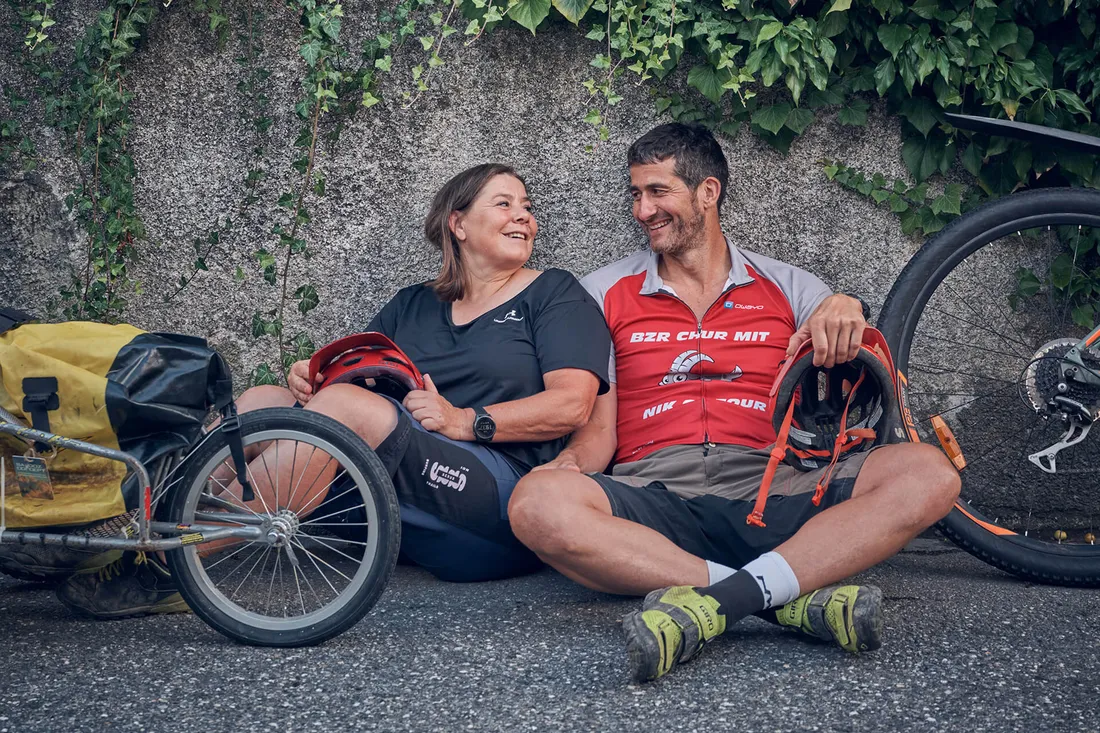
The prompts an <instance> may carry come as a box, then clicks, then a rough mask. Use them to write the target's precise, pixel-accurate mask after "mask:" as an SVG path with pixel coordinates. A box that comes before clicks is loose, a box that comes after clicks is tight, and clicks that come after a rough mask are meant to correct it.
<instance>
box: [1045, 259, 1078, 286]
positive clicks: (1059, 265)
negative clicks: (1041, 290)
mask: <svg viewBox="0 0 1100 733" xmlns="http://www.w3.org/2000/svg"><path fill="white" fill-rule="evenodd" d="M1072 279H1073V258H1072V257H1070V256H1069V255H1068V254H1066V253H1065V252H1063V253H1062V254H1060V255H1058V256H1057V257H1055V258H1054V262H1051V263H1050V283H1051V284H1052V285H1053V286H1054V287H1056V288H1058V289H1059V290H1064V289H1065V288H1067V287H1069V283H1070V281H1071V280H1072Z"/></svg>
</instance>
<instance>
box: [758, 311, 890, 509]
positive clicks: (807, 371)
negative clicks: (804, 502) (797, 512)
mask: <svg viewBox="0 0 1100 733" xmlns="http://www.w3.org/2000/svg"><path fill="white" fill-rule="evenodd" d="M895 374H896V372H895V370H894V360H893V358H892V357H891V356H890V349H889V347H888V346H887V344H886V338H885V337H884V336H883V335H882V333H881V332H879V331H878V330H877V329H874V328H867V329H865V330H864V331H863V341H862V343H861V344H860V348H859V353H857V354H856V357H855V358H854V359H852V360H851V361H849V362H847V363H844V364H837V365H835V366H833V367H830V368H826V367H823V366H820V367H819V366H814V350H813V344H812V343H811V342H809V341H807V342H806V343H805V344H804V345H803V346H802V348H801V349H799V351H798V353H797V354H795V355H794V357H793V358H791V359H788V360H787V361H786V363H785V364H784V365H783V368H782V369H781V370H780V371H779V374H778V375H777V376H776V378H775V382H774V383H773V384H772V388H771V392H770V395H771V397H772V425H773V426H774V427H775V432H776V440H775V445H774V446H773V447H772V451H771V460H769V462H768V468H767V470H766V471H765V472H764V480H763V482H761V485H760V494H759V495H758V496H757V501H756V506H755V508H754V510H753V512H752V513H751V514H750V515H749V517H748V519H747V521H748V523H749V524H755V525H757V526H760V527H763V526H764V522H763V512H764V503H765V502H766V501H767V497H768V489H769V488H770V487H771V481H772V478H773V477H774V475H775V469H776V467H777V466H778V464H779V462H780V461H786V462H787V463H788V464H790V465H791V466H793V467H795V468H796V469H798V470H799V471H816V470H819V469H821V468H827V469H828V470H827V471H826V472H825V474H824V475H823V476H822V478H821V480H820V481H818V483H817V486H816V488H815V491H814V496H813V502H814V505H815V506H816V505H818V504H820V503H821V497H822V495H823V494H824V493H825V489H826V488H828V485H829V480H830V479H831V478H832V474H833V469H834V468H835V466H836V463H837V461H838V460H840V458H841V457H843V456H847V455H851V454H853V453H859V452H862V451H869V450H871V449H872V448H874V447H876V446H879V445H885V444H886V443H888V442H890V441H891V438H892V436H891V432H892V431H893V430H894V429H896V427H895V426H898V425H900V422H899V420H898V419H897V418H898V417H900V412H899V408H898V405H899V403H898V398H897V385H896V381H895V376H894V375H895ZM899 437H900V436H899Z"/></svg>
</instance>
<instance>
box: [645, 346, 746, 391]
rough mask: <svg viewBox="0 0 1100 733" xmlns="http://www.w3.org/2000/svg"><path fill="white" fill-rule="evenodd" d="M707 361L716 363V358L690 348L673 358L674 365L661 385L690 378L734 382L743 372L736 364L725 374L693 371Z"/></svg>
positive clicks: (662, 379)
mask: <svg viewBox="0 0 1100 733" xmlns="http://www.w3.org/2000/svg"><path fill="white" fill-rule="evenodd" d="M706 361H709V362H710V363H711V364H713V363H714V359H712V358H710V357H709V356H707V355H706V354H704V353H703V352H701V351H696V350H695V349H688V350H687V351H685V352H683V353H682V354H680V355H679V356H677V357H676V358H675V359H673V360H672V366H671V367H670V368H669V370H668V374H666V375H665V376H664V377H662V378H661V381H660V382H659V385H660V386H662V387H663V386H665V385H667V384H679V383H680V382H686V381H688V380H689V379H702V380H703V381H706V382H709V381H711V380H715V379H719V380H721V381H723V382H732V381H733V380H735V379H737V378H738V377H740V376H741V374H742V372H741V367H739V366H735V367H734V368H733V371H732V372H726V373H725V374H698V373H696V372H694V371H693V370H694V369H695V367H697V366H699V365H700V364H702V363H703V362H706Z"/></svg>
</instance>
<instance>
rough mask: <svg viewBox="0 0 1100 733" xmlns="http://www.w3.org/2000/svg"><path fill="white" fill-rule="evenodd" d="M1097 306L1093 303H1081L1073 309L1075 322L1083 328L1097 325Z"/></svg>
mask: <svg viewBox="0 0 1100 733" xmlns="http://www.w3.org/2000/svg"><path fill="white" fill-rule="evenodd" d="M1095 318H1096V308H1095V307H1094V306H1093V305H1092V304H1091V303H1085V304H1083V305H1079V306H1077V307H1076V308H1074V309H1073V322H1074V323H1076V324H1077V325H1078V326H1080V327H1081V328H1092V327H1093V326H1095V325H1096V322H1095Z"/></svg>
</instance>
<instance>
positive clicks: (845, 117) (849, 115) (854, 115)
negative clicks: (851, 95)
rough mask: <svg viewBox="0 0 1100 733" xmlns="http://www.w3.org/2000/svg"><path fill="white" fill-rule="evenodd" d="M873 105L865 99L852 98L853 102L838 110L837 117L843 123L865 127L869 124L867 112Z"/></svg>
mask: <svg viewBox="0 0 1100 733" xmlns="http://www.w3.org/2000/svg"><path fill="white" fill-rule="evenodd" d="M870 109H871V105H870V104H869V103H868V102H867V101H866V100H864V99H858V98H856V99H852V101H851V103H849V104H848V105H847V106H845V107H842V108H841V109H840V111H839V112H837V115H836V119H837V122H839V123H840V124H842V125H852V126H855V127H863V126H864V125H866V124H867V112H868V111H869V110H870Z"/></svg>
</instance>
